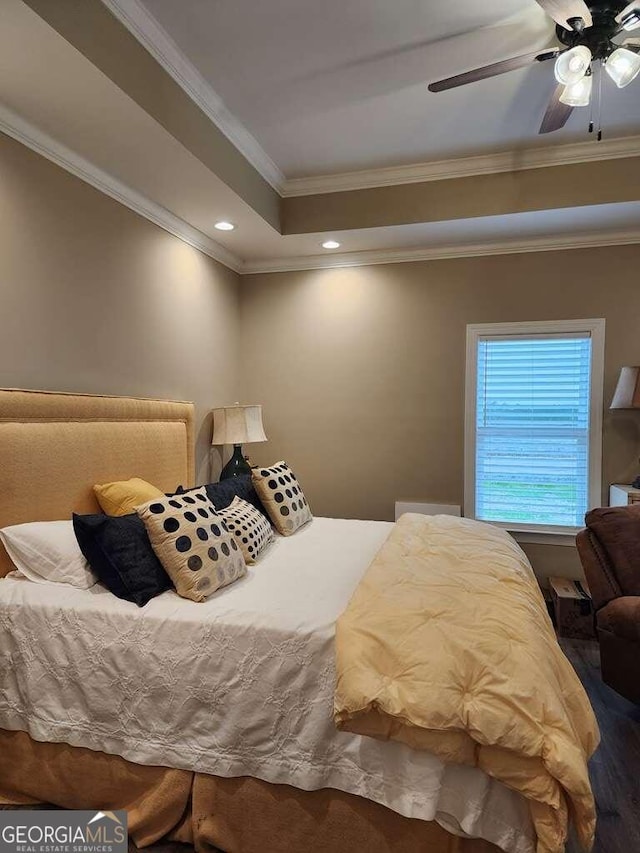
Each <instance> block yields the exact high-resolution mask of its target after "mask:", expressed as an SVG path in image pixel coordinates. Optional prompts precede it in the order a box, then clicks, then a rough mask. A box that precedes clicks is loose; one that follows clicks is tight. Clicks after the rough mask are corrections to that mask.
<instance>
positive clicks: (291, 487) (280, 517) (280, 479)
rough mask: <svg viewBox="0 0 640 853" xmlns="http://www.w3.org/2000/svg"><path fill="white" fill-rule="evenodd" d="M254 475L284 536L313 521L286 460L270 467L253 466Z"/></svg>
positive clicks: (268, 510)
mask: <svg viewBox="0 0 640 853" xmlns="http://www.w3.org/2000/svg"><path fill="white" fill-rule="evenodd" d="M251 477H252V479H253V485H254V486H255V488H256V492H257V493H258V496H259V498H260V500H261V501H262V503H263V504H264V508H265V509H266V511H267V512H268V513H269V518H270V519H271V521H272V522H273V524H274V526H275V528H276V530H277V531H278V532H279V533H282V535H283V536H291V534H292V533H295V532H296V530H297V529H298V528H299V527H302V525H303V524H306V523H307V521H311V519H312V518H313V516H312V515H311V510H310V509H309V504H308V503H307V499H306V498H305V496H304V492H303V491H302V489H301V487H300V483H299V482H298V481H297V479H296V475H295V474H294V473H293V471H292V470H291V468H289V466H288V465H287V463H286V462H283V461H280V462H276V464H275V465H272V466H271V467H270V468H253V469H252V471H251Z"/></svg>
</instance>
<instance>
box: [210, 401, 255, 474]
mask: <svg viewBox="0 0 640 853" xmlns="http://www.w3.org/2000/svg"><path fill="white" fill-rule="evenodd" d="M266 440H267V436H266V435H265V434H264V427H263V426H262V406H255V405H251V406H241V405H240V404H239V403H236V404H235V405H234V406H222V407H221V408H219V409H214V410H213V437H212V439H211V444H220V445H221V444H233V455H232V457H231V459H230V460H229V461H228V462H227V464H226V465H225V466H224V468H223V469H222V471H221V473H220V479H221V480H226V479H228V478H229V477H237V476H239V475H240V474H250V473H251V467H250V466H249V463H248V462H247V460H246V459H245V458H244V456H243V455H242V445H243V444H251V443H252V442H255V441H266Z"/></svg>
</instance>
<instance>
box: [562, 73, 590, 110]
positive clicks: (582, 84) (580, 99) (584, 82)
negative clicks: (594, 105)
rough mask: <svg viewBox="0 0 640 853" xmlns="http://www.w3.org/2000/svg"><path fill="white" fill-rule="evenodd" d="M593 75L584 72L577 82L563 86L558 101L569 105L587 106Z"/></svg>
mask: <svg viewBox="0 0 640 853" xmlns="http://www.w3.org/2000/svg"><path fill="white" fill-rule="evenodd" d="M592 89H593V77H592V76H591V74H585V76H584V77H582V78H580V80H578V82H577V83H572V84H571V85H570V86H565V87H564V89H563V90H562V94H561V95H560V101H561V103H563V104H567V106H569V107H588V106H589V104H590V103H591V90H592Z"/></svg>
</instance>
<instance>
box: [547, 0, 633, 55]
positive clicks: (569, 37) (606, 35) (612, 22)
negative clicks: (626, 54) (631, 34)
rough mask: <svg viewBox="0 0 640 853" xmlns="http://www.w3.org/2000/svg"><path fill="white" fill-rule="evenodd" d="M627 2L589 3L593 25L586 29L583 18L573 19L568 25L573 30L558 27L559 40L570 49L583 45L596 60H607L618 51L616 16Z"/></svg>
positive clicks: (623, 0) (618, 26)
mask: <svg viewBox="0 0 640 853" xmlns="http://www.w3.org/2000/svg"><path fill="white" fill-rule="evenodd" d="M627 2H628V0H601V2H587V6H588V7H589V11H590V12H591V16H592V18H593V25H592V26H590V27H585V26H584V21H583V20H582V18H571V19H569V21H568V22H567V23H569V24H570V25H571V26H572V27H573V29H571V30H567V29H565V27H562V26H560V24H558V25H557V26H556V35H557V37H558V40H559V41H560V42H561V43H562V44H564V45H566V46H567V47H569V48H572V47H577V46H578V45H581V44H583V45H585V46H586V47H588V48H589V50H590V51H591V53H592V55H593V58H594V59H606V58H607V57H608V56H609V55H610V54H611V53H612V52H613V51H614V50H615V49H616V45H615V44H614V43H613V38H614V36H615V35H617V34H618V33H619V32H620V24H618V22H617V21H616V16H617V15H619V14H620V12H621V11H622V10H623V9H624V8H625V7H626V6H627Z"/></svg>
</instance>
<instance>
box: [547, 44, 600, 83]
mask: <svg viewBox="0 0 640 853" xmlns="http://www.w3.org/2000/svg"><path fill="white" fill-rule="evenodd" d="M591 59H592V54H591V51H590V50H589V48H588V47H587V46H586V45H584V44H579V45H577V47H572V48H571V50H567V51H565V52H564V53H561V54H560V56H559V57H558V58H557V59H556V65H555V75H556V80H557V81H558V83H562V84H563V85H565V86H571V85H572V84H573V83H577V82H578V80H581V79H582V78H583V77H584V75H585V74H586V73H587V71H588V70H589V68H590V67H591Z"/></svg>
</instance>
